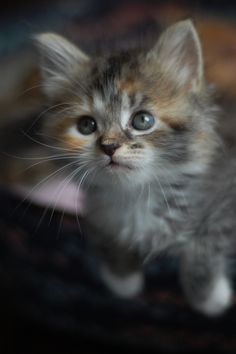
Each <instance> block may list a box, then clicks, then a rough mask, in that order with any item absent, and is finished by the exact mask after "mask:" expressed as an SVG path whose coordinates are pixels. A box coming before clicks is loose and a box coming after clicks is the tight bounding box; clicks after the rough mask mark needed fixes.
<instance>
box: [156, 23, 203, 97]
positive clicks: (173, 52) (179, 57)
mask: <svg viewBox="0 0 236 354" xmlns="http://www.w3.org/2000/svg"><path fill="white" fill-rule="evenodd" d="M149 56H151V57H155V58H156V60H158V62H159V64H160V67H161V69H162V70H163V71H164V72H165V73H166V74H167V75H169V77H170V78H171V79H173V80H174V81H175V82H176V84H177V85H178V87H182V88H185V89H188V90H190V91H198V90H199V89H200V87H201V84H202V82H203V57H202V49H201V44H200V40H199V37H198V34H197V31H196V29H195V27H194V25H193V23H192V21H190V20H185V21H180V22H177V24H175V25H172V26H171V27H169V28H168V29H167V30H166V31H165V32H164V33H163V34H162V35H161V37H160V39H159V41H158V42H157V44H156V46H155V47H154V48H153V49H152V50H151V51H150V53H149Z"/></svg>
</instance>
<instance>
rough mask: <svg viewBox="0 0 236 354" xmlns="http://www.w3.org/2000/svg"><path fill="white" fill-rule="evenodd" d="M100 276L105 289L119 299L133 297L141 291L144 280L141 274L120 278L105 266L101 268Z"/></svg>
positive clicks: (136, 273) (131, 274)
mask: <svg viewBox="0 0 236 354" xmlns="http://www.w3.org/2000/svg"><path fill="white" fill-rule="evenodd" d="M101 276H102V279H103V280H104V282H105V283H106V285H107V287H108V288H109V289H110V290H111V291H112V292H113V293H115V294H116V295H118V296H120V297H127V298H129V297H133V296H135V295H137V294H139V293H140V292H141V291H142V289H143V283H144V279H143V274H142V273H141V272H135V273H130V274H128V275H126V276H123V277H122V276H118V275H116V274H114V273H112V272H111V271H110V270H109V269H108V268H107V267H106V266H102V268H101Z"/></svg>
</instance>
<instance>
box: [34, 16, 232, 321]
mask: <svg viewBox="0 0 236 354" xmlns="http://www.w3.org/2000/svg"><path fill="white" fill-rule="evenodd" d="M37 42H38V44H39V48H40V51H41V57H42V81H43V85H44V92H45V94H46V96H47V98H48V103H49V104H50V105H55V109H54V110H53V109H52V110H51V111H50V113H49V114H48V117H47V119H45V122H44V125H43V128H42V131H43V132H44V133H46V134H45V135H47V136H50V137H51V138H49V140H48V141H49V142H50V144H51V145H54V149H55V151H57V152H58V151H59V152H61V154H62V156H63V154H64V158H65V161H66V164H67V165H65V163H64V165H62V168H64V169H65V170H67V171H68V172H70V178H71V179H74V180H76V181H77V183H78V189H80V188H81V186H83V187H84V189H85V190H86V195H87V196H86V212H85V216H84V218H83V220H82V223H83V230H86V234H87V235H89V238H90V241H91V243H92V245H93V247H94V248H95V250H96V252H97V255H98V256H99V257H100V260H101V275H102V277H103V279H104V281H105V283H106V284H107V286H108V287H109V288H110V289H111V290H112V291H113V292H115V293H116V294H118V295H120V296H124V297H131V296H134V295H136V294H138V293H139V292H140V291H141V290H142V288H143V284H144V280H143V273H142V264H143V262H144V260H146V259H148V258H149V257H152V256H156V255H158V254H159V253H160V252H163V251H168V250H172V251H176V254H178V255H179V257H180V258H181V267H180V273H181V281H182V283H183V289H184V291H185V293H186V296H187V298H188V300H189V302H190V303H191V304H192V306H193V307H194V308H195V309H197V310H199V311H201V312H202V313H204V314H207V315H217V314H220V313H222V312H223V311H224V310H225V309H226V308H228V306H229V305H230V304H231V300H232V289H231V285H230V281H229V280H228V277H227V275H226V269H225V264H224V263H225V259H226V258H225V257H224V254H225V252H226V251H227V249H228V247H229V241H228V239H227V240H226V239H224V233H223V235H222V236H221V237H219V239H218V235H219V233H220V230H222V231H223V232H224V231H225V228H227V227H226V224H225V223H226V219H224V218H222V214H223V213H224V212H225V209H224V208H226V210H227V207H224V205H223V204H224V203H223V204H222V205H221V206H220V207H219V210H218V211H217V213H216V210H215V207H216V205H220V204H221V203H222V202H223V199H224V198H223V199H221V197H220V195H217V198H215V197H216V196H215V188H216V186H215V184H216V178H217V180H219V179H220V177H218V169H217V166H218V165H217V164H219V163H216V162H215V161H216V160H217V156H218V154H219V146H220V139H219V138H218V136H217V134H216V132H215V125H216V117H217V112H218V109H217V107H216V106H215V105H214V103H213V102H212V99H211V93H210V92H209V89H208V86H207V84H206V83H205V80H204V69H203V58H202V51H201V45H200V41H199V38H198V34H197V32H196V30H195V28H194V26H193V24H192V23H191V21H189V20H186V21H182V22H179V23H177V24H175V25H173V26H171V27H170V28H168V29H167V30H166V31H165V32H164V33H163V34H162V35H161V37H160V39H159V40H158V41H157V43H155V44H154V45H153V46H152V47H151V48H149V49H142V48H141V49H140V48H137V50H133V49H132V50H131V51H126V52H121V53H111V54H110V55H107V54H105V55H104V56H94V57H88V56H87V55H86V54H84V53H83V52H82V51H81V50H80V49H78V48H77V47H75V46H74V45H73V44H71V43H70V42H68V41H67V40H66V39H64V38H62V37H60V36H58V35H55V34H47V33H46V34H41V35H39V36H38V37H37ZM213 166H216V167H213ZM218 167H219V166H218ZM211 171H214V172H211ZM221 171H222V170H221ZM209 176H212V179H213V181H214V185H213V184H211V183H210V187H211V188H210V189H211V191H210V190H209V188H208V183H207V181H208V180H209V178H210V177H209ZM210 181H211V180H210ZM206 186H207V187H206ZM220 188H221V190H222V193H223V194H224V193H226V192H225V191H224V185H222V184H221V187H220ZM226 199H227V198H226ZM216 203H217V204H216ZM212 209H213V210H212ZM230 210H231V213H232V209H230ZM229 217H230V216H229ZM208 223H209V225H208ZM228 231H229V230H228Z"/></svg>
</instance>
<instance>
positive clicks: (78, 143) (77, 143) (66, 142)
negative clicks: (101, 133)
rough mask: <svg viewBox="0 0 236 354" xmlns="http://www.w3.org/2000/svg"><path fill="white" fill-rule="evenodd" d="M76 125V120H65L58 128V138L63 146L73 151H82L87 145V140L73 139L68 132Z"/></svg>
mask: <svg viewBox="0 0 236 354" xmlns="http://www.w3.org/2000/svg"><path fill="white" fill-rule="evenodd" d="M75 123H76V120H75V119H72V118H65V119H64V120H63V121H61V122H59V123H58V125H57V126H56V136H57V137H58V138H59V139H60V142H61V144H62V145H63V146H66V147H67V148H69V149H72V150H81V149H82V148H83V147H84V146H85V144H86V140H85V139H83V138H79V137H78V138H77V137H72V136H71V135H70V134H69V133H68V130H69V128H70V127H73V126H74V125H75Z"/></svg>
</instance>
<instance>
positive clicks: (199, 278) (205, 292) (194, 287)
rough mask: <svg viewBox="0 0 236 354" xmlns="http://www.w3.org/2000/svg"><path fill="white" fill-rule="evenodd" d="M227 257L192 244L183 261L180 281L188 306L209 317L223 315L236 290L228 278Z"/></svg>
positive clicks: (205, 247)
mask: <svg viewBox="0 0 236 354" xmlns="http://www.w3.org/2000/svg"><path fill="white" fill-rule="evenodd" d="M225 268H226V267H225V258H224V256H223V255H220V254H216V253H214V252H213V251H210V252H209V250H207V246H206V245H205V246H203V245H194V246H193V245H191V246H190V247H189V248H188V250H187V251H185V254H184V256H183V259H182V264H181V281H182V285H183V289H184V292H185V294H186V296H187V299H188V301H189V303H190V304H191V305H192V306H193V308H195V309H196V310H198V311H200V312H202V313H203V314H205V315H208V316H217V315H220V314H222V313H223V312H224V311H225V310H226V309H227V308H228V307H229V306H230V305H231V303H232V296H233V291H232V288H231V284H230V281H229V279H228V277H227V275H226V270H225Z"/></svg>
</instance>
